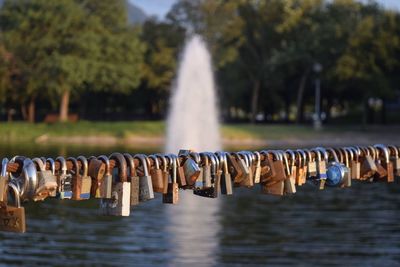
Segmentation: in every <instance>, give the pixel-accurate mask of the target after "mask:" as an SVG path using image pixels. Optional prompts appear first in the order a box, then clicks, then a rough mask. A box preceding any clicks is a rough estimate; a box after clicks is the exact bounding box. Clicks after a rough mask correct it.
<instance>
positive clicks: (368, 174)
mask: <svg viewBox="0 0 400 267" xmlns="http://www.w3.org/2000/svg"><path fill="white" fill-rule="evenodd" d="M361 151H362V154H361V157H360V161H361V167H360V169H361V170H360V179H361V180H364V181H365V180H370V179H373V177H374V176H375V173H376V172H377V166H376V164H375V159H374V158H373V156H372V155H371V154H370V150H369V149H368V148H366V147H363V148H361Z"/></svg>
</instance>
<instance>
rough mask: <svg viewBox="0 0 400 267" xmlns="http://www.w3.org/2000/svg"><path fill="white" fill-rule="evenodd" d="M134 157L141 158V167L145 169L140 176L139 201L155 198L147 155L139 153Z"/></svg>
mask: <svg viewBox="0 0 400 267" xmlns="http://www.w3.org/2000/svg"><path fill="white" fill-rule="evenodd" d="M134 158H135V159H138V160H139V162H140V165H139V167H141V168H142V170H143V175H142V176H140V177H139V201H140V202H143V201H148V200H151V199H153V198H154V191H153V183H152V181H151V176H150V173H149V169H148V167H149V166H148V162H147V158H146V155H143V154H137V155H135V156H134Z"/></svg>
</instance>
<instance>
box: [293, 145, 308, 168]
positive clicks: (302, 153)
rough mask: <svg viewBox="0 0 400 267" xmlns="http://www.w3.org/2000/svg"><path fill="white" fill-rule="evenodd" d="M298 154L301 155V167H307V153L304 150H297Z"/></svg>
mask: <svg viewBox="0 0 400 267" xmlns="http://www.w3.org/2000/svg"><path fill="white" fill-rule="evenodd" d="M296 153H297V154H298V155H299V164H300V166H303V167H304V166H306V164H307V155H306V152H304V151H303V150H302V149H297V150H296ZM302 161H303V162H302ZM301 163H303V165H301Z"/></svg>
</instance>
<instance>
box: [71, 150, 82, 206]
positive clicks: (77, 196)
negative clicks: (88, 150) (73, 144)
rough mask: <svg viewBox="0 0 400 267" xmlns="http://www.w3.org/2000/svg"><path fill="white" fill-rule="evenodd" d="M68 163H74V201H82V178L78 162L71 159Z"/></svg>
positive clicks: (72, 170)
mask: <svg viewBox="0 0 400 267" xmlns="http://www.w3.org/2000/svg"><path fill="white" fill-rule="evenodd" d="M67 161H70V162H72V169H71V171H70V174H71V176H72V200H81V190H82V176H81V174H80V172H79V164H78V160H77V159H76V158H74V157H69V158H67Z"/></svg>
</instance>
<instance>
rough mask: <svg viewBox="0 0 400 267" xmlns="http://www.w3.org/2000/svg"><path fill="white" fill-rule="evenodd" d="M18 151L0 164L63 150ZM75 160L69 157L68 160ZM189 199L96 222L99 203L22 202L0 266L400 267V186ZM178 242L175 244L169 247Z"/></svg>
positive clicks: (1, 238)
mask: <svg viewBox="0 0 400 267" xmlns="http://www.w3.org/2000/svg"><path fill="white" fill-rule="evenodd" d="M18 149H19V150H5V149H0V154H1V155H0V156H4V155H5V154H7V155H8V156H11V155H13V154H16V153H19V154H21V152H24V151H29V152H27V153H23V154H26V155H28V156H33V155H35V156H37V155H49V156H54V155H55V154H58V153H59V152H58V151H60V150H58V149H57V148H51V149H50V148H43V147H42V148H41V149H42V150H41V149H38V148H35V149H34V150H33V149H30V148H26V149H27V150H25V148H24V147H19V148H18ZM116 150H118V151H126V149H124V148H121V147H119V148H103V149H99V150H95V149H93V150H89V151H84V152H85V153H82V154H84V155H91V154H96V155H97V154H107V155H108V154H110V153H111V152H112V151H116ZM142 151H143V150H142ZM79 152H80V151H79V150H78V149H76V150H74V149H71V148H67V149H66V153H68V155H77V154H79ZM130 152H131V153H134V152H135V151H130ZM188 194H189V195H188ZM190 194H191V193H190V192H185V194H183V192H182V193H181V201H180V204H179V205H177V206H170V205H162V204H161V202H162V201H161V198H160V196H158V198H157V199H155V200H153V201H149V202H147V203H144V204H142V205H141V206H139V207H137V208H135V209H134V210H133V211H132V213H131V217H127V218H114V217H103V216H101V215H99V212H98V209H97V207H98V201H97V200H90V201H84V202H74V201H57V200H46V201H45V202H43V203H29V204H27V205H26V206H25V207H26V211H27V220H28V225H27V230H28V232H27V233H26V234H21V235H16V234H12V233H0V263H1V264H2V265H7V266H12V265H20V264H25V265H27V266H33V265H62V266H71V265H101V266H126V265H128V266H130V265H133V264H136V265H151V266H166V265H167V266H187V265H189V264H191V265H193V266H199V265H200V266H221V265H222V266H232V265H243V264H249V263H250V264H252V265H258V266H264V265H266V264H269V265H272V266H276V265H296V266H298V265H316V266H320V265H323V264H325V265H329V266H343V265H345V266H361V265H363V266H364V265H367V266H396V265H397V266H398V265H400V224H399V221H400V213H399V212H398V211H399V208H400V197H399V196H400V184H399V183H398V182H397V183H395V184H391V185H387V184H384V183H379V184H361V183H354V185H353V187H352V188H349V189H346V190H341V189H334V190H326V191H322V192H319V191H317V190H316V189H315V188H314V187H313V186H312V185H305V186H303V188H301V189H299V190H298V193H297V194H296V195H294V196H290V197H285V198H276V197H272V196H264V195H260V194H259V189H258V188H254V189H251V190H249V189H242V190H236V191H235V195H234V196H232V197H226V196H225V197H221V199H220V201H213V200H208V199H202V198H198V200H199V201H198V203H199V204H198V206H191V204H190V203H191V202H190V201H186V200H187V198H191V197H192V196H190ZM196 200H197V198H196ZM217 203H218V204H217ZM215 205H219V207H218V206H215ZM213 206H215V210H216V211H217V210H218V212H211V214H208V215H206V216H203V214H204V213H198V212H196V211H197V210H198V209H200V208H202V207H213ZM212 209H213V208H211V209H210V210H212ZM204 210H209V209H204ZM179 214H180V215H179ZM173 218H175V219H173ZM177 218H179V220H176V219H177ZM176 233H180V235H181V236H180V237H179V238H176V236H175V235H176Z"/></svg>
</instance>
